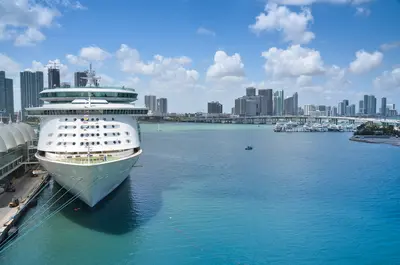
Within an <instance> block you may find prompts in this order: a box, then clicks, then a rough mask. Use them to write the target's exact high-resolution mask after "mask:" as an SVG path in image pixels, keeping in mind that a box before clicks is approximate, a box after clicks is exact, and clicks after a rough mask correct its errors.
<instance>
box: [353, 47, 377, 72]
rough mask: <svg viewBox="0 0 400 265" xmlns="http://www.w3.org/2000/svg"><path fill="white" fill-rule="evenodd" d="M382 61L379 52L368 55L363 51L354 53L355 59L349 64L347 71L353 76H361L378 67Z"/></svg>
mask: <svg viewBox="0 0 400 265" xmlns="http://www.w3.org/2000/svg"><path fill="white" fill-rule="evenodd" d="M382 60H383V54H382V53H381V52H378V51H376V52H374V53H368V52H366V51H364V50H360V51H357V52H356V59H355V60H354V61H352V62H351V63H350V66H349V69H350V71H351V72H352V73H354V74H362V73H367V72H369V71H371V70H372V69H374V68H376V67H378V66H379V65H380V64H381V63H382Z"/></svg>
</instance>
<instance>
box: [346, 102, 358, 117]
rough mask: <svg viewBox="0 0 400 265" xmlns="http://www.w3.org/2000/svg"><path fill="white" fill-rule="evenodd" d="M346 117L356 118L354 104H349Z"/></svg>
mask: <svg viewBox="0 0 400 265" xmlns="http://www.w3.org/2000/svg"><path fill="white" fill-rule="evenodd" d="M346 115H347V116H351V117H354V116H356V105H355V104H351V105H350V106H348V112H347V113H346Z"/></svg>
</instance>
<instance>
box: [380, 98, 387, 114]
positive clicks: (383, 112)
mask: <svg viewBox="0 0 400 265" xmlns="http://www.w3.org/2000/svg"><path fill="white" fill-rule="evenodd" d="M386 105H387V103H386V98H382V100H381V115H382V116H383V117H386V116H387V109H386Z"/></svg>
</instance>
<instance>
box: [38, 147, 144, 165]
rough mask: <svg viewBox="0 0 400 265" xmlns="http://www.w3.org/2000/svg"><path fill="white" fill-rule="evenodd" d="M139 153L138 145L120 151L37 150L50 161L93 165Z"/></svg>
mask: <svg viewBox="0 0 400 265" xmlns="http://www.w3.org/2000/svg"><path fill="white" fill-rule="evenodd" d="M140 153H141V149H140V147H137V148H133V149H128V150H121V151H112V152H108V151H107V152H90V153H52V152H44V151H38V153H37V155H38V156H39V157H42V158H44V159H46V160H50V161H56V162H64V163H68V164H77V165H93V164H102V163H107V162H113V161H117V160H121V159H124V158H128V157H130V156H134V155H139V154H140Z"/></svg>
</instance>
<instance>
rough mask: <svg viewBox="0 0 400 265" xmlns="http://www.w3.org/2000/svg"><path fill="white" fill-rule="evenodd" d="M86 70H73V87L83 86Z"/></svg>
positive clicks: (84, 84)
mask: <svg viewBox="0 0 400 265" xmlns="http://www.w3.org/2000/svg"><path fill="white" fill-rule="evenodd" d="M84 77H87V72H75V73H74V85H75V87H85V86H86V84H87V79H84Z"/></svg>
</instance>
